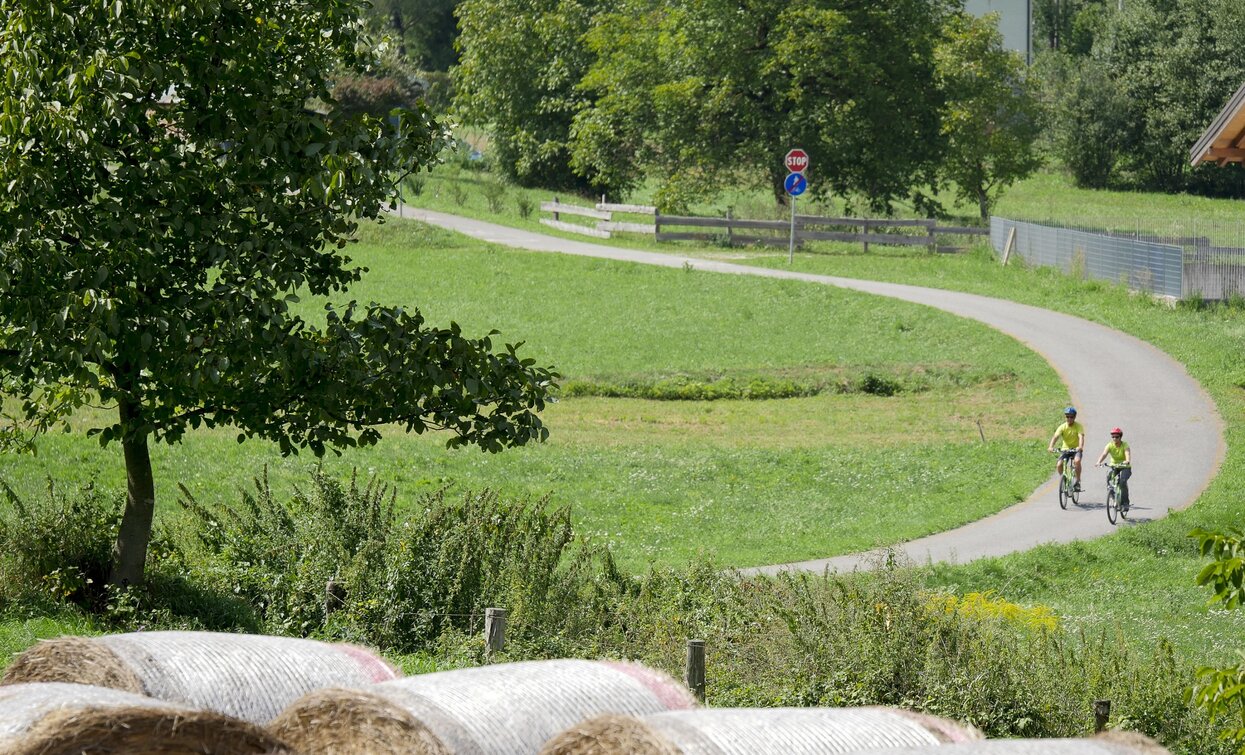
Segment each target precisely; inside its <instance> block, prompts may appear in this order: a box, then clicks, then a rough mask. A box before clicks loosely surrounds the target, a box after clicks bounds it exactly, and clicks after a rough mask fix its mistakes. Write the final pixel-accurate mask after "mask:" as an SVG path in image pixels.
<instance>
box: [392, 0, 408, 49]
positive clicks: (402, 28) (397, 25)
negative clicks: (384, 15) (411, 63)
mask: <svg viewBox="0 0 1245 755" xmlns="http://www.w3.org/2000/svg"><path fill="white" fill-rule="evenodd" d="M389 23H390V25H391V26H393V31H394V36H395V37H397V39H398V57H399V58H401V59H402V60H406V23H405V22H404V21H403V20H402V11H401V10H399V9H397V8H394V9H393V13H391V14H389Z"/></svg>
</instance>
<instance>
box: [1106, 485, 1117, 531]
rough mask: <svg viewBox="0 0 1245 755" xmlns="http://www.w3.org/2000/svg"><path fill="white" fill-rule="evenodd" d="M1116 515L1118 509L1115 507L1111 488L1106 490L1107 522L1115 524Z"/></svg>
mask: <svg viewBox="0 0 1245 755" xmlns="http://www.w3.org/2000/svg"><path fill="white" fill-rule="evenodd" d="M1118 513H1119V508H1118V507H1117V506H1116V500H1115V487H1114V486H1112V487H1110V488H1108V489H1107V521H1108V522H1110V523H1112V524H1115V517H1116V515H1117V514H1118Z"/></svg>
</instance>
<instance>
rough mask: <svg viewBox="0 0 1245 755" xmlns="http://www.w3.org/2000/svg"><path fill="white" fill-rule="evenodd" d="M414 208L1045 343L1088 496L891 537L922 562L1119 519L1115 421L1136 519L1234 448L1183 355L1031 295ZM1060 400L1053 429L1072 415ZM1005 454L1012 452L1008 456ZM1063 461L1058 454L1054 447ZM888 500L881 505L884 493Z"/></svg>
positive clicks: (1167, 505) (834, 562)
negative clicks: (582, 236) (1104, 461)
mask: <svg viewBox="0 0 1245 755" xmlns="http://www.w3.org/2000/svg"><path fill="white" fill-rule="evenodd" d="M401 215H402V216H403V217H405V218H410V219H414V220H418V221H420V222H424V223H428V224H430V225H434V226H438V227H441V228H445V229H447V230H451V231H456V232H458V233H463V234H466V235H468V236H471V237H473V238H477V239H481V240H484V241H488V242H491V243H495V244H501V245H504V246H510V247H515V248H520V249H528V250H532V251H539V252H554V253H559V254H575V255H581V256H588V257H596V258H601V259H610V260H616V261H619V262H624V263H639V264H646V265H658V266H662V267H672V268H681V269H686V270H694V271H705V272H714V273H725V274H732V275H760V276H765V277H770V278H783V279H789V280H802V281H807V282H810V283H818V284H822V285H830V286H839V287H842V288H849V289H854V290H857V291H863V292H866V293H871V294H876V295H878V296H889V297H893V298H897V299H902V300H905V301H910V302H915V303H918V304H924V305H927V306H931V307H936V308H938V309H942V310H945V311H947V312H951V313H953V314H956V315H960V316H962V317H968V318H972V319H975V320H978V321H980V322H982V323H985V324H986V325H989V326H991V327H993V328H995V329H997V330H999V331H1001V332H1003V333H1006V334H1007V335H1010V336H1012V337H1013V338H1015V339H1017V340H1018V341H1020V342H1021V343H1023V344H1025V345H1026V346H1028V347H1029V348H1031V349H1033V350H1034V351H1036V352H1037V353H1038V354H1040V355H1041V356H1042V357H1043V358H1044V359H1046V361H1047V362H1049V363H1050V365H1051V366H1052V367H1053V368H1054V369H1055V370H1056V372H1058V373H1059V375H1060V377H1061V378H1062V380H1063V382H1064V384H1065V385H1066V386H1067V388H1068V397H1069V398H1068V400H1069V402H1070V403H1071V404H1073V405H1075V406H1076V407H1077V409H1078V410H1079V411H1080V420H1081V422H1082V423H1083V424H1085V426H1086V432H1087V435H1088V438H1087V443H1086V456H1087V457H1089V458H1088V459H1087V460H1086V463H1085V472H1084V475H1083V480H1082V483H1083V487H1084V488H1085V492H1084V493H1083V494H1082V496H1081V505H1080V506H1070V507H1069V508H1068V510H1066V511H1064V510H1061V509H1060V508H1059V505H1058V502H1057V491H1056V488H1055V485H1054V481H1053V480H1051V481H1050V482H1048V483H1046V484H1044V485H1042V486H1040V487H1039V488H1038V489H1037V490H1035V491H1034V492H1033V494H1032V495H1030V496H1029V497H1028V498H1027V499H1026V500H1025V501H1023V502H1022V503H1019V504H1016V505H1015V506H1012V507H1010V508H1007V509H1005V510H1003V511H1001V512H999V513H997V514H995V515H993V516H990V517H987V518H986V519H983V520H980V521H978V522H974V523H972V524H969V525H966V526H964V527H960V528H958V529H954V530H949V531H947V532H942V533H938V534H935V535H931V536H928V537H924V538H920V539H918V540H913V541H911V542H908V543H903V544H901V545H899V546H896V547H895V548H893V549H891V551H893V552H894V553H895V554H896V555H897V556H898V557H900V558H907V559H910V560H912V561H913V562H915V563H926V562H952V563H963V562H967V561H972V560H975V559H978V558H984V557H989V556H1001V555H1005V554H1007V553H1012V552H1016V551H1021V550H1026V549H1029V548H1032V547H1034V546H1037V545H1040V544H1043V543H1065V542H1071V541H1074V540H1083V539H1089V538H1094V537H1100V536H1102V535H1106V534H1108V533H1110V532H1112V531H1114V530H1115V527H1114V526H1113V525H1111V524H1110V523H1109V522H1108V521H1107V517H1106V514H1105V500H1106V490H1105V488H1104V485H1103V484H1102V481H1101V479H1100V477H1101V476H1100V475H1096V474H1094V473H1093V472H1092V471H1091V470H1092V469H1093V467H1092V462H1093V460H1094V458H1096V453H1097V451H1098V450H1100V447H1101V446H1102V445H1105V443H1106V440H1107V431H1108V430H1109V429H1110V428H1111V427H1115V426H1120V427H1124V428H1126V429H1127V437H1128V440H1129V442H1130V443H1131V444H1132V445H1133V446H1134V447H1136V448H1144V449H1146V464H1145V465H1144V467H1143V468H1141V469H1139V471H1138V474H1137V475H1136V476H1135V477H1134V478H1133V484H1134V485H1135V489H1136V490H1137V491H1144V492H1143V493H1141V494H1140V495H1138V496H1137V498H1136V500H1135V501H1134V505H1133V510H1132V512H1131V515H1132V516H1131V521H1132V522H1133V523H1143V522H1145V521H1149V520H1153V519H1156V518H1159V517H1162V516H1164V515H1166V514H1167V512H1169V511H1171V510H1174V509H1181V508H1185V507H1187V506H1189V505H1190V504H1192V503H1193V502H1194V501H1195V500H1197V498H1198V496H1199V495H1201V493H1202V491H1203V490H1204V489H1205V488H1206V486H1207V485H1208V484H1209V483H1210V481H1211V479H1213V478H1214V476H1215V474H1216V472H1217V471H1218V469H1219V466H1220V464H1221V462H1222V460H1223V455H1224V440H1223V436H1224V427H1223V421H1222V419H1221V418H1220V416H1219V414H1218V411H1217V410H1216V408H1215V405H1214V402H1213V401H1212V400H1211V398H1210V396H1209V395H1208V394H1207V393H1206V392H1205V391H1204V390H1203V389H1202V387H1201V386H1200V385H1198V383H1197V382H1196V381H1195V380H1193V379H1192V378H1191V377H1190V376H1189V375H1188V373H1187V372H1186V371H1185V369H1184V367H1183V366H1182V365H1181V364H1180V363H1179V362H1177V361H1176V360H1174V359H1172V358H1171V357H1169V356H1167V355H1166V354H1164V353H1163V352H1161V351H1159V350H1158V349H1156V348H1154V347H1153V346H1151V345H1150V344H1147V343H1145V342H1144V341H1141V340H1140V339H1137V338H1134V337H1133V336H1130V335H1127V334H1125V333H1121V332H1119V331H1116V330H1112V329H1111V328H1107V327H1104V326H1102V325H1098V324H1096V323H1092V322H1089V321H1087V320H1083V319H1080V318H1077V317H1072V316H1070V315H1065V314H1061V313H1058V312H1052V311H1049V310H1045V309H1040V308H1037V307H1032V306H1029V305H1025V304H1018V303H1015V302H1010V301H1005V300H1002V299H994V298H990V297H985V296H978V295H975V294H966V293H960V292H955V291H946V290H942V289H933V288H923V287H919V286H907V285H902V284H895V283H880V282H874V281H866V280H853V279H849V278H838V277H833V276H827V275H814V274H809V273H797V272H792V271H786V270H772V269H764V268H756V267H748V266H744V265H735V264H730V263H727V262H719V261H715V260H704V259H697V258H691V257H683V256H679V255H673V254H663V253H659V252H647V251H639V250H633V249H622V248H617V247H610V246H603V245H599V244H591V243H586V242H582V241H574V240H570V239H563V238H557V237H553V236H547V235H543V234H538V233H531V232H529V231H522V230H518V229H514V228H509V227H506V226H501V225H496V224H493V223H488V222H484V221H479V220H472V219H468V218H463V217H458V216H455V215H449V214H445V213H439V212H434V211H430V210H422V209H417V208H412V207H404V208H402V211H401ZM1059 409H1060V407H1052V410H1051V411H1052V414H1051V419H1050V428H1049V429H1050V431H1051V432H1053V431H1054V428H1055V426H1056V425H1057V424H1058V423H1059V422H1060V421H1061V418H1060V416H1059ZM999 463H1000V464H1005V463H1007V460H1006V459H1000V460H999ZM1051 468H1052V470H1053V468H1054V457H1053V456H1052V458H1051ZM885 503H886V502H885V501H879V502H878V504H879V505H885ZM884 553H885V552H881V551H880V552H866V553H857V554H850V555H846V556H838V557H834V558H826V559H816V560H812V561H803V562H799V563H794V564H777V565H773V566H768V567H760V568H757V569H754V570H751V571H754V572H760V573H774V572H778V571H785V570H812V571H822V570H825V569H831V570H837V571H850V570H852V569H856V568H862V567H867V566H868V565H870V564H873V563H876V562H878V561H879V559H880V558H881V557H882V556H883V555H884Z"/></svg>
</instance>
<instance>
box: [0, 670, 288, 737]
mask: <svg viewBox="0 0 1245 755" xmlns="http://www.w3.org/2000/svg"><path fill="white" fill-rule="evenodd" d="M290 752H291V751H290V750H289V749H288V748H287V747H286V746H285V745H284V744H283V743H282V742H281V741H280V740H279V739H277V738H276V737H274V736H273V735H272V734H269V733H268V732H266V731H264V730H263V729H261V728H260V727H258V726H256V725H255V724H251V723H247V722H245V721H239V720H238V719H236V718H232V717H230V716H225V715H221V714H220V713H212V712H210V711H201V710H194V709H193V708H189V707H187V706H183V705H176V704H171V703H166V702H162V701H160V700H155V699H153V698H150V697H145V696H143V695H136V694H133V693H130V692H122V691H119V690H115V689H108V688H104V687H93V686H89V685H84V684H65V683H60V682H31V683H25V684H12V685H8V686H5V687H0V753H3V755H36V754H38V755H83V754H85V753H91V754H92V755H95V754H99V755H103V753H135V754H137V755H287V754H288V753H290Z"/></svg>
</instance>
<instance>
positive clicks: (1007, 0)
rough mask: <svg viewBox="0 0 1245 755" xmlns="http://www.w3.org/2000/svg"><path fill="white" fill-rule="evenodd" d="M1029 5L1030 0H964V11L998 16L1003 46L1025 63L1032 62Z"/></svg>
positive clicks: (979, 14) (977, 14) (1030, 3)
mask: <svg viewBox="0 0 1245 755" xmlns="http://www.w3.org/2000/svg"><path fill="white" fill-rule="evenodd" d="M1031 5H1032V0H965V2H964V10H966V11H968V12H969V13H971V14H973V15H974V16H984V15H986V14H987V13H997V14H999V31H1001V32H1003V46H1004V47H1006V48H1007V49H1009V50H1015V51H1016V52H1018V53H1020V54H1021V55H1023V56H1024V58H1025V61H1026V62H1032V59H1033V58H1032V55H1033V43H1032V38H1031V35H1030V28H1031V23H1030V16H1031V10H1030V8H1031Z"/></svg>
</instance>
